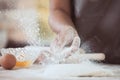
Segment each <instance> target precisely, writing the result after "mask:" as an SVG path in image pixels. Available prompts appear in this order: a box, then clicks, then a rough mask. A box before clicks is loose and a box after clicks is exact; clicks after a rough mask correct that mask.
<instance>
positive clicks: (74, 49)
mask: <svg viewBox="0 0 120 80" xmlns="http://www.w3.org/2000/svg"><path fill="white" fill-rule="evenodd" d="M79 47H80V38H79V37H75V38H74V40H73V43H72V45H71V47H69V48H66V49H64V50H63V52H62V55H64V56H65V58H68V57H69V56H71V55H72V54H73V53H75V52H77V51H78V50H79Z"/></svg>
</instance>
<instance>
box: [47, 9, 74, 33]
mask: <svg viewBox="0 0 120 80" xmlns="http://www.w3.org/2000/svg"><path fill="white" fill-rule="evenodd" d="M49 24H50V26H51V28H52V30H53V31H54V32H55V33H59V32H61V31H62V30H64V29H65V28H67V27H70V26H71V27H74V24H73V22H72V19H71V16H70V15H69V14H67V13H66V12H64V11H62V10H54V11H52V12H51V13H50V16H49Z"/></svg>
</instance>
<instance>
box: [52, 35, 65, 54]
mask: <svg viewBox="0 0 120 80" xmlns="http://www.w3.org/2000/svg"><path fill="white" fill-rule="evenodd" d="M65 45H66V39H65V38H64V36H61V35H58V36H57V37H56V38H55V40H54V41H53V43H52V44H51V45H50V48H51V51H52V52H54V53H57V52H61V51H62V49H63V48H64V46H65Z"/></svg>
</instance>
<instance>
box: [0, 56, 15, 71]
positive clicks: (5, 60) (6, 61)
mask: <svg viewBox="0 0 120 80" xmlns="http://www.w3.org/2000/svg"><path fill="white" fill-rule="evenodd" d="M0 65H1V66H2V67H3V68H4V69H7V70H10V69H13V68H14V67H15V65H16V58H15V56H14V55H12V54H6V55H4V56H2V57H1V58H0Z"/></svg>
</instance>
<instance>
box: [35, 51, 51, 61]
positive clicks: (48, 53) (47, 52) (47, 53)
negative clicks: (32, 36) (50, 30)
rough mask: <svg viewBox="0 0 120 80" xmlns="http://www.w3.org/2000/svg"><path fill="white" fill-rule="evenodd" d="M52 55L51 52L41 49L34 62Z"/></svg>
mask: <svg viewBox="0 0 120 80" xmlns="http://www.w3.org/2000/svg"><path fill="white" fill-rule="evenodd" d="M51 55H52V53H51V52H49V51H46V50H43V51H41V52H40V55H39V56H38V58H37V59H36V61H35V62H34V63H43V62H44V61H45V60H46V59H48V58H49V57H50V56H51Z"/></svg>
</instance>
